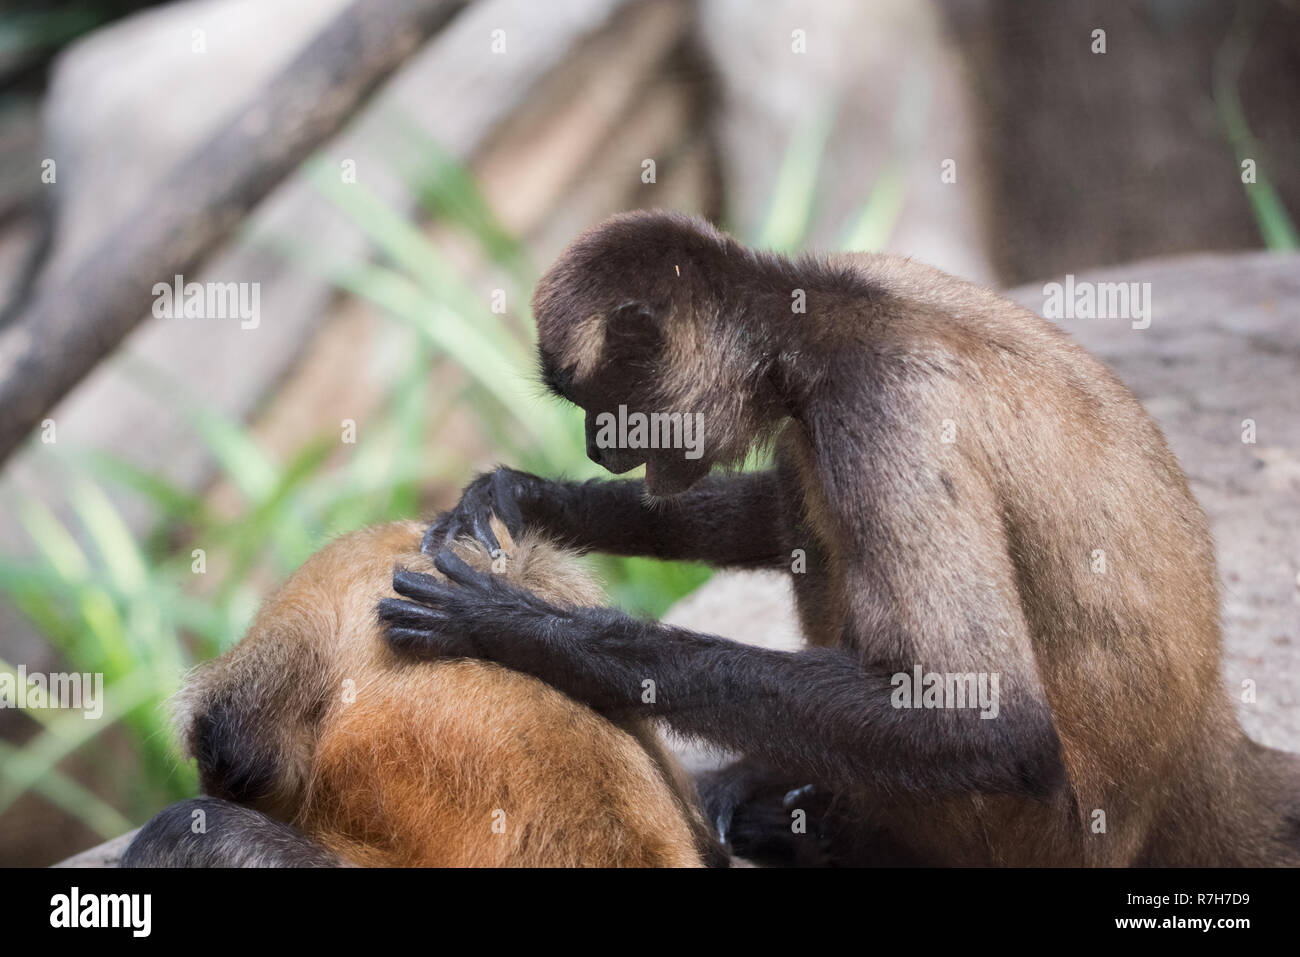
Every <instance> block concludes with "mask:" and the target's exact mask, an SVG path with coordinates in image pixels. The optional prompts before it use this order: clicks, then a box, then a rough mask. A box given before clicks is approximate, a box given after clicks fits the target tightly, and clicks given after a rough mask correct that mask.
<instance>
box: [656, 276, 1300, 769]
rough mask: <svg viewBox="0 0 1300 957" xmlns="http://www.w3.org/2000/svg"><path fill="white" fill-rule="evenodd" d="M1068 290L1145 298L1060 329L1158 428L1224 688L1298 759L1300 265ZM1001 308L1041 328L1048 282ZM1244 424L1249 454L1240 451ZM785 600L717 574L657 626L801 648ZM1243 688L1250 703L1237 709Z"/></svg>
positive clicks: (1266, 739) (1263, 737)
mask: <svg viewBox="0 0 1300 957" xmlns="http://www.w3.org/2000/svg"><path fill="white" fill-rule="evenodd" d="M1075 279H1076V282H1077V283H1082V282H1105V281H1110V282H1138V283H1150V284H1151V286H1150V300H1151V304H1152V313H1151V324H1150V327H1149V328H1146V329H1134V328H1133V323H1132V322H1131V321H1129V320H1127V319H1073V320H1071V319H1063V320H1061V321H1060V325H1061V326H1062V327H1063V328H1065V329H1066V330H1067V331H1068V332H1069V333H1070V334H1071V335H1072V336H1074V338H1075V339H1076V340H1077V341H1079V342H1080V343H1082V344H1083V345H1084V346H1085V347H1087V348H1088V349H1089V350H1090V351H1091V352H1092V353H1093V354H1094V355H1096V356H1098V357H1099V358H1101V359H1102V360H1103V361H1105V362H1106V363H1107V364H1108V365H1109V366H1110V367H1111V368H1112V369H1114V370H1115V372H1116V373H1117V374H1118V375H1119V377H1120V378H1121V379H1122V380H1123V381H1124V382H1125V384H1127V385H1128V386H1129V388H1131V389H1132V390H1133V391H1134V392H1135V393H1136V394H1137V396H1138V397H1139V398H1140V399H1141V400H1142V402H1143V404H1144V405H1145V406H1146V408H1147V410H1148V411H1149V412H1150V413H1151V414H1152V415H1153V416H1154V417H1155V419H1156V420H1157V422H1159V424H1160V426H1161V428H1162V429H1163V430H1164V433H1165V436H1166V437H1167V438H1168V440H1169V444H1170V446H1171V447H1172V448H1173V450H1174V452H1175V454H1176V455H1177V456H1178V459H1179V461H1180V462H1181V463H1182V465H1183V469H1184V470H1185V471H1186V472H1187V474H1188V477H1189V479H1190V482H1191V487H1192V490H1193V492H1194V493H1195V495H1196V497H1197V498H1198V499H1199V500H1200V502H1201V505H1202V506H1203V507H1204V508H1205V511H1206V513H1207V514H1208V515H1209V517H1210V523H1211V527H1212V530H1213V534H1214V538H1215V545H1216V554H1217V556H1218V562H1219V572H1220V576H1221V578H1222V580H1223V588H1222V596H1223V621H1224V663H1223V675H1224V683H1225V686H1226V687H1227V689H1228V692H1229V693H1231V694H1232V695H1233V697H1234V700H1236V701H1237V710H1238V713H1239V715H1240V717H1241V721H1242V724H1243V726H1244V727H1245V728H1246V730H1247V732H1249V734H1250V735H1251V736H1252V737H1253V738H1255V739H1256V740H1258V741H1261V742H1263V743H1264V744H1269V745H1272V746H1274V747H1281V748H1287V749H1289V750H1293V751H1300V578H1297V576H1298V575H1300V255H1294V254H1287V255H1278V254H1268V253H1241V254H1232V255H1206V256H1193V257H1187V258H1177V259H1169V260H1159V261H1153V262H1145V263H1135V264H1133V265H1129V266H1119V267H1113V268H1110V269H1105V270H1098V271H1095V272H1089V273H1086V274H1081V275H1079V276H1077V277H1075ZM1010 295H1011V297H1012V298H1013V299H1015V300H1017V301H1018V302H1020V303H1022V304H1023V305H1025V306H1027V307H1028V308H1030V309H1033V310H1034V311H1035V312H1038V313H1039V314H1040V315H1041V314H1042V311H1043V308H1044V303H1045V295H1044V292H1043V284H1034V285H1032V286H1025V287H1022V288H1020V289H1017V290H1014V291H1013V292H1012V293H1011V294H1010ZM1247 419H1249V420H1252V421H1253V422H1254V428H1255V441H1254V443H1249V442H1243V440H1242V438H1243V431H1244V430H1245V429H1247V426H1244V425H1243V423H1244V422H1245V420H1247ZM1247 437H1248V436H1247ZM791 602H792V596H791V593H790V588H789V585H788V583H787V581H786V580H785V579H784V577H783V576H780V575H775V574H767V573H764V574H757V573H749V574H746V573H726V574H720V575H717V576H715V577H714V578H713V579H711V580H710V581H709V582H708V583H707V584H706V585H705V586H704V587H703V588H701V589H700V590H699V591H698V592H696V593H695V594H693V595H691V596H689V597H688V598H686V599H684V600H683V601H682V602H680V603H679V604H678V605H677V606H675V607H674V608H673V609H671V610H670V612H669V614H668V616H667V619H668V620H669V621H671V622H673V623H674V624H678V625H682V626H684V627H688V628H696V629H699V630H702V631H708V632H712V633H714V634H721V635H725V636H727V637H731V638H736V639H738V640H741V641H748V642H751V643H753V644H757V645H762V646H764V647H782V648H785V647H790V646H791V644H792V642H797V637H796V636H797V625H796V619H795V617H794V614H793V609H792V607H791ZM1248 680H1249V681H1253V682H1254V686H1255V690H1256V694H1255V697H1256V700H1255V701H1254V703H1249V702H1247V701H1244V700H1242V690H1243V685H1242V682H1243V681H1248ZM686 756H687V758H688V760H691V761H692V762H698V761H699V760H701V757H700V755H699V754H698V753H697V752H694V751H688V752H686Z"/></svg>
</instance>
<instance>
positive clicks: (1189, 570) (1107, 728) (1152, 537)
mask: <svg viewBox="0 0 1300 957" xmlns="http://www.w3.org/2000/svg"><path fill="white" fill-rule="evenodd" d="M852 261H853V263H854V265H855V267H856V268H858V269H859V270H861V272H862V273H863V274H864V275H865V276H867V277H869V278H871V279H873V280H876V281H879V282H881V283H882V284H883V285H885V286H887V287H888V288H890V290H891V291H892V292H894V293H895V294H896V295H898V296H899V297H900V301H901V302H902V303H904V304H905V308H900V309H898V310H897V311H896V313H895V314H894V315H891V316H890V317H889V320H888V321H886V322H884V323H882V324H881V326H880V328H879V329H877V330H875V332H876V333H877V334H880V335H882V336H883V337H884V340H885V343H886V345H885V347H884V349H883V350H882V351H883V353H884V358H883V359H882V360H881V361H884V362H895V361H897V362H898V363H899V364H900V365H905V364H910V371H912V372H916V374H918V375H924V376H926V381H927V382H928V383H929V385H930V387H932V388H933V390H934V395H936V396H937V397H938V400H937V401H936V402H935V403H934V405H935V417H936V421H934V422H926V423H925V432H926V434H933V435H938V434H940V428H939V424H940V423H939V421H938V419H939V417H940V416H942V417H947V418H951V419H952V420H953V429H954V432H955V441H952V442H951V444H948V445H946V446H945V445H943V444H941V443H940V442H938V441H936V442H934V444H933V445H930V446H929V451H928V453H927V454H928V455H929V456H930V458H931V460H932V461H934V462H937V463H941V464H942V466H943V467H944V468H951V470H952V473H953V474H954V475H964V476H965V477H966V478H968V479H969V480H970V482H971V483H972V484H974V485H975V486H977V487H979V488H981V489H984V490H987V500H988V501H989V502H990V503H991V506H990V508H989V514H988V519H989V521H990V524H991V527H993V528H995V529H997V533H998V534H999V535H1001V536H1003V539H1004V541H1005V549H1006V553H1007V555H1008V556H1009V557H1010V560H1011V562H1012V564H1013V568H1014V580H1015V584H1016V588H1017V592H1018V596H1019V599H1020V602H1021V606H1022V608H1023V611H1024V614H1025V616H1026V619H1027V622H1028V625H1029V628H1030V633H1031V637H1032V641H1033V645H1034V652H1035V658H1036V662H1037V669H1038V673H1039V677H1040V678H1041V680H1042V682H1043V686H1044V690H1045V692H1046V694H1047V697H1048V699H1049V702H1050V705H1051V709H1052V715H1053V721H1054V724H1055V726H1056V728H1057V731H1058V734H1059V735H1060V739H1061V747H1062V757H1063V759H1064V760H1065V763H1066V766H1067V772H1068V774H1069V777H1070V780H1071V783H1072V785H1073V789H1074V793H1075V795H1076V797H1077V799H1078V802H1079V809H1078V811H1077V812H1076V813H1080V814H1082V815H1085V816H1086V815H1090V814H1092V813H1094V811H1095V809H1102V810H1105V811H1106V812H1107V815H1108V819H1109V821H1110V832H1109V835H1110V836H1109V838H1108V839H1107V840H1104V841H1101V840H1099V841H1095V842H1092V845H1093V846H1095V848H1098V849H1099V850H1097V851H1096V853H1097V854H1099V855H1100V857H1093V853H1094V852H1093V851H1091V850H1088V851H1085V852H1084V853H1085V858H1086V859H1088V860H1093V861H1094V862H1098V863H1100V862H1103V861H1105V862H1111V863H1123V862H1128V861H1133V860H1138V859H1141V857H1142V856H1143V854H1144V853H1145V852H1146V850H1147V847H1148V841H1149V840H1150V837H1149V835H1151V834H1153V833H1158V832H1160V831H1161V830H1162V829H1163V826H1164V823H1165V822H1167V821H1168V820H1170V819H1171V818H1174V817H1177V818H1179V819H1182V820H1186V819H1188V818H1194V817H1200V816H1204V818H1205V819H1206V820H1207V821H1211V820H1213V821H1216V822H1218V823H1216V824H1215V827H1214V828H1211V827H1209V826H1207V827H1206V828H1204V829H1203V830H1205V831H1206V832H1207V833H1210V832H1212V831H1213V830H1214V829H1215V828H1217V829H1218V830H1224V829H1226V828H1228V827H1229V825H1227V824H1226V823H1224V821H1225V819H1227V818H1229V817H1232V816H1236V817H1241V816H1242V814H1243V812H1242V811H1241V809H1240V808H1237V809H1235V810H1234V811H1232V812H1229V811H1228V810H1227V809H1226V808H1219V807H1212V806H1207V805H1213V804H1215V803H1218V801H1219V798H1218V796H1217V795H1218V794H1219V793H1220V791H1221V790H1222V786H1221V785H1222V782H1228V781H1231V780H1233V779H1236V778H1237V777H1239V776H1240V775H1241V773H1242V765H1241V762H1242V761H1243V760H1244V759H1243V757H1242V755H1243V754H1245V753H1246V752H1245V750H1244V747H1243V742H1244V735H1242V733H1241V731H1240V729H1239V727H1238V725H1237V723H1236V719H1235V717H1234V715H1233V713H1232V709H1231V704H1230V701H1229V698H1228V695H1227V694H1226V692H1225V690H1224V688H1223V686H1222V679H1221V676H1220V671H1219V666H1220V625H1219V600H1218V587H1219V583H1218V576H1217V572H1216V569H1215V561H1214V551H1213V542H1212V539H1211V536H1210V531H1209V524H1208V522H1207V520H1206V518H1205V515H1204V512H1203V511H1202V509H1201V507H1200V505H1199V504H1198V503H1197V502H1196V500H1195V498H1194V496H1193V495H1192V493H1191V490H1190V489H1189V487H1188V483H1187V479H1186V477H1185V475H1184V473H1183V471H1182V469H1181V467H1180V466H1179V464H1178V462H1177V460H1176V458H1175V456H1174V455H1173V453H1172V452H1171V451H1170V449H1169V447H1168V445H1167V443H1166V441H1165V438H1164V436H1163V434H1162V433H1161V431H1160V429H1159V427H1158V426H1157V425H1156V423H1155V422H1154V420H1152V418H1151V417H1150V416H1149V415H1148V414H1147V412H1146V411H1145V409H1144V408H1143V407H1142V405H1141V403H1140V402H1139V401H1138V399H1137V398H1136V396H1134V395H1133V393H1132V392H1131V391H1130V390H1129V389H1128V388H1127V387H1125V386H1124V385H1123V383H1121V382H1120V381H1119V379H1118V378H1116V376H1115V375H1114V374H1113V373H1112V372H1111V371H1110V370H1109V369H1108V368H1107V367H1106V366H1105V365H1104V364H1103V363H1101V362H1100V361H1099V360H1097V359H1096V358H1094V357H1093V356H1092V355H1091V354H1089V353H1088V352H1087V351H1086V350H1085V349H1083V348H1082V347H1081V346H1079V345H1078V344H1077V343H1075V342H1074V341H1073V340H1072V339H1071V338H1070V337H1069V336H1068V335H1067V334H1066V333H1065V332H1063V331H1062V330H1061V329H1059V328H1058V327H1056V326H1055V325H1053V324H1052V323H1049V322H1048V321H1047V320H1045V319H1042V318H1041V317H1039V316H1036V315H1034V314H1033V313H1032V312H1030V311H1028V310H1026V309H1024V308H1022V307H1020V306H1018V305H1016V304H1014V303H1011V302H1010V301H1008V300H1006V299H1005V298H1003V297H1002V296H999V295H997V294H995V293H992V292H990V291H988V290H985V289H982V288H980V287H977V286H974V285H972V284H969V283H966V282H963V281H960V280H956V279H953V278H952V277H950V276H946V275H945V274H943V273H941V272H939V271H938V270H932V269H930V268H929V267H925V266H921V265H919V264H916V263H911V262H908V261H906V260H902V259H899V258H897V257H888V256H871V257H853V258H852ZM1134 334H1135V335H1138V334H1140V333H1139V332H1135V333H1134ZM918 370H920V371H918ZM923 441H928V440H923ZM963 470H964V471H963ZM962 491H963V490H962V489H960V488H959V492H962ZM971 497H973V496H969V495H968V496H967V499H966V501H970V499H971ZM1156 796H1159V797H1160V800H1153V797H1156ZM1021 815H1022V812H1019V811H1016V810H1014V809H1013V810H1012V812H1011V815H1010V819H1009V820H1008V826H1007V829H1008V830H1009V831H1012V832H1014V831H1015V824H1014V819H1015V818H1016V817H1018V816H1021ZM1030 816H1032V815H1030ZM1085 843H1087V842H1085ZM1207 852H1208V849H1207ZM1208 859H1210V860H1213V859H1214V854H1213V853H1208Z"/></svg>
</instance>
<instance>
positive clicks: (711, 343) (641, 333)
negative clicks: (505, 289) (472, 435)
mask: <svg viewBox="0 0 1300 957" xmlns="http://www.w3.org/2000/svg"><path fill="white" fill-rule="evenodd" d="M756 261H757V260H756V257H755V254H754V253H752V252H750V251H749V250H748V249H746V248H745V247H744V246H742V245H741V244H740V243H738V242H736V241H735V240H733V239H731V238H730V237H729V236H726V235H724V234H723V233H721V232H719V231H718V230H717V229H715V228H713V227H712V226H711V225H709V224H708V223H706V222H705V221H703V220H701V219H697V218H693V217H690V216H685V215H682V214H680V213H671V212H663V211H649V212H634V213H624V214H621V215H618V216H615V217H613V218H612V219H609V220H606V221H605V222H603V223H601V224H600V225H598V226H596V227H594V228H592V229H590V230H588V231H587V232H585V233H583V234H582V235H581V236H579V237H578V238H577V239H576V240H575V241H574V242H573V243H572V244H571V245H570V246H569V248H568V249H567V250H565V252H564V253H563V254H562V255H561V256H560V258H559V260H558V261H557V262H556V263H555V264H554V265H553V266H552V267H551V268H550V270H548V271H547V273H546V275H544V276H543V277H542V279H541V282H539V283H538V286H537V290H536V292H535V294H534V296H533V314H534V316H535V317H536V320H537V331H538V353H539V359H540V364H541V378H542V382H543V383H544V384H545V385H546V387H547V388H548V389H549V390H550V391H551V392H552V393H554V394H555V395H557V396H559V397H560V398H562V399H565V400H567V401H569V402H572V403H574V404H575V405H577V406H579V407H580V408H582V409H583V411H585V412H586V414H587V421H586V432H587V455H588V456H589V457H590V458H591V459H592V461H594V462H596V463H597V464H599V465H601V466H603V467H605V468H606V469H608V470H609V471H611V472H614V473H621V472H626V471H628V470H630V469H633V468H636V467H637V466H638V465H645V467H646V486H647V488H648V489H649V491H650V493H651V494H652V495H656V496H667V495H673V494H676V493H678V492H682V491H685V490H686V489H687V488H689V487H690V486H691V485H693V484H694V483H695V482H696V481H698V480H699V479H700V478H701V477H703V476H704V475H705V474H707V473H708V472H709V470H710V469H711V468H712V467H713V466H714V465H723V466H731V465H736V464H739V463H740V462H741V461H742V460H743V459H744V457H745V455H746V453H747V452H748V451H749V449H750V447H751V446H753V445H754V444H755V443H756V442H758V441H761V440H762V439H763V438H764V437H765V436H766V434H768V433H769V432H770V430H771V429H772V427H773V426H774V425H775V424H776V421H777V420H778V418H779V412H780V409H779V403H777V402H776V401H775V390H773V389H772V388H771V387H770V383H769V382H768V375H769V373H770V371H771V367H772V357H773V350H772V348H771V347H770V344H769V342H768V341H767V333H766V331H765V326H764V324H763V323H762V322H761V321H760V316H759V315H758V314H757V312H756V310H755V309H754V308H753V303H754V302H755V301H756V296H757V293H758V292H759V290H757V289H756V288H755V286H754V283H753V282H750V281H749V279H750V277H753V276H755V275H759V274H760V271H759V270H756V269H755V265H756Z"/></svg>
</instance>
